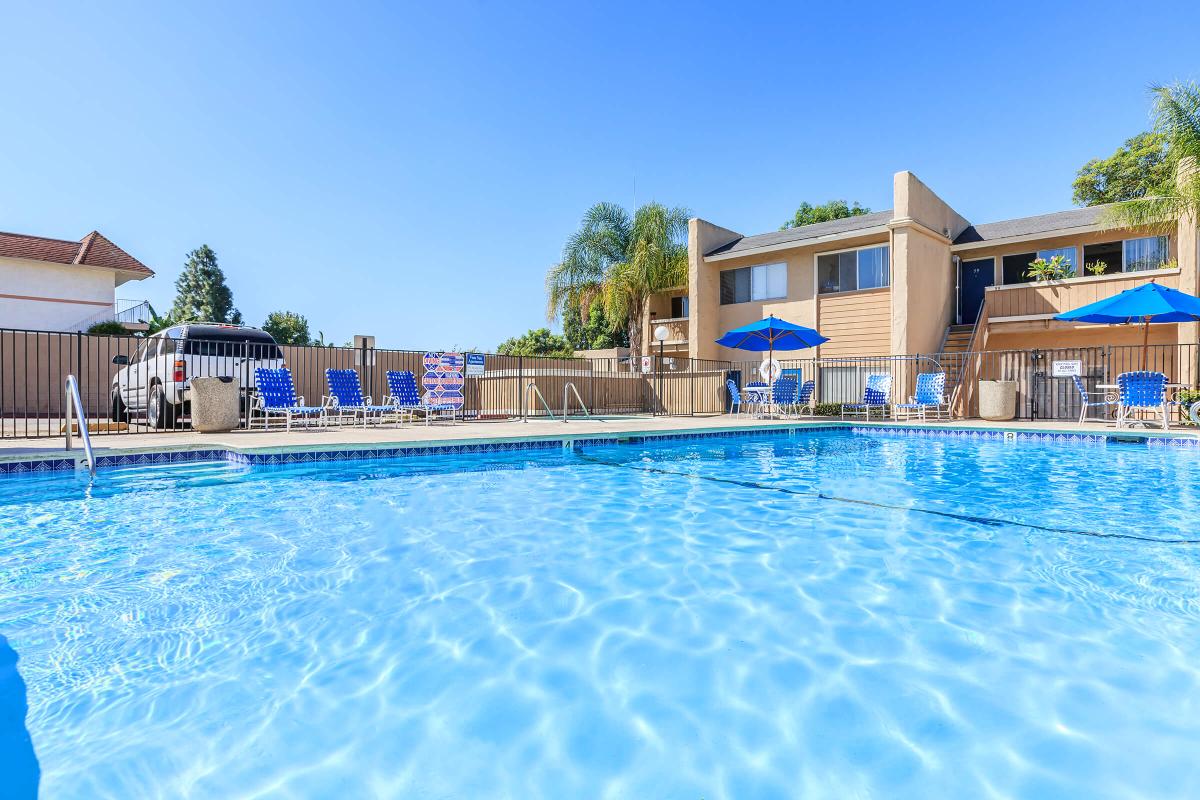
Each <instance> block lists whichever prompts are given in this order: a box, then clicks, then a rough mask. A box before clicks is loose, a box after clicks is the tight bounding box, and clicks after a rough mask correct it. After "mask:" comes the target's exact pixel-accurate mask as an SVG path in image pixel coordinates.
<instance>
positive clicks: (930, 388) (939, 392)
mask: <svg viewBox="0 0 1200 800" xmlns="http://www.w3.org/2000/svg"><path fill="white" fill-rule="evenodd" d="M893 408H894V409H895V414H896V417H897V418H899V419H912V416H913V415H914V414H915V415H916V416H917V419H922V420H924V419H930V418H933V419H950V401H949V400H947V399H946V373H944V372H922V373H921V374H919V375H917V386H916V389H915V390H914V391H913V395H912V397H910V398H908V402H907V403H896V405H895V406H893Z"/></svg>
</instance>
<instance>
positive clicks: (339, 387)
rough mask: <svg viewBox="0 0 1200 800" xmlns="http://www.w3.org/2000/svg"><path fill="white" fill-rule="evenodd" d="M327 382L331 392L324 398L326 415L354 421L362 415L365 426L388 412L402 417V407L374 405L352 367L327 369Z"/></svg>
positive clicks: (380, 418)
mask: <svg viewBox="0 0 1200 800" xmlns="http://www.w3.org/2000/svg"><path fill="white" fill-rule="evenodd" d="M325 382H326V383H327V384H328V385H329V394H328V395H327V396H326V397H325V398H324V405H325V409H326V411H325V414H326V417H339V418H341V417H350V420H351V421H352V422H353V421H355V420H357V419H358V418H359V417H362V423H363V427H364V428H365V427H366V426H367V422H368V420H370V419H376V420H382V419H383V418H384V417H385V416H387V415H388V414H393V415H395V416H396V417H397V418H401V419H402V414H403V412H402V411H401V409H398V408H396V407H395V406H391V405H382V406H381V405H374V403H373V401H372V399H371V397H370V396H367V397H364V396H363V393H362V383H361V382H360V381H359V378H358V373H357V372H355V371H354V370H352V369H327V370H325Z"/></svg>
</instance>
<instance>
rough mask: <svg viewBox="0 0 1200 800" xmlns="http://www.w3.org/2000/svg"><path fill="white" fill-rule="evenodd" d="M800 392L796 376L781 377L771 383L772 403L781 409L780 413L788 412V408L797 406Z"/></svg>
mask: <svg viewBox="0 0 1200 800" xmlns="http://www.w3.org/2000/svg"><path fill="white" fill-rule="evenodd" d="M799 392H800V390H799V388H798V387H797V386H796V378H795V377H794V376H791V375H788V376H784V377H781V378H779V379H778V380H776V381H775V383H773V384H771V405H773V406H775V407H776V408H777V409H779V411H780V413H786V412H787V410H788V409H790V408H793V407H795V405H796V400H797V399H798V397H799Z"/></svg>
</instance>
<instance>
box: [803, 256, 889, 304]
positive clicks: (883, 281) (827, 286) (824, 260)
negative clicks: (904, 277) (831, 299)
mask: <svg viewBox="0 0 1200 800" xmlns="http://www.w3.org/2000/svg"><path fill="white" fill-rule="evenodd" d="M889 254H890V251H889V250H888V247H887V245H884V246H883V247H864V248H862V249H861V250H846V251H844V252H841V253H821V254H820V255H818V256H817V291H818V292H820V293H821V294H831V293H833V292H853V291H855V290H857V289H877V288H879V287H881V286H887V285H888V284H889V283H890V282H891V270H890V263H889Z"/></svg>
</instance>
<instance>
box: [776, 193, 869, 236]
mask: <svg viewBox="0 0 1200 800" xmlns="http://www.w3.org/2000/svg"><path fill="white" fill-rule="evenodd" d="M870 213H871V209H869V208H865V207H863V206H860V205H859V204H858V203H857V202H855V203H854V205H847V204H846V201H845V200H830V201H829V202H828V203H822V204H821V205H819V206H814V205H813V204H811V203H808V202H805V203H801V204H800V207H799V208H797V209H796V213H795V214H793V215H792V218H791V219H789V220H788V221H787V222H785V223H783V225H782V226H780V228H779V230H781V231H786V230H787V229H788V228H799V227H801V226H802V225H812V224H814V223H817V222H832V221H833V220H835V219H845V218H846V217H861V216H862V215H863V214H870Z"/></svg>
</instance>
